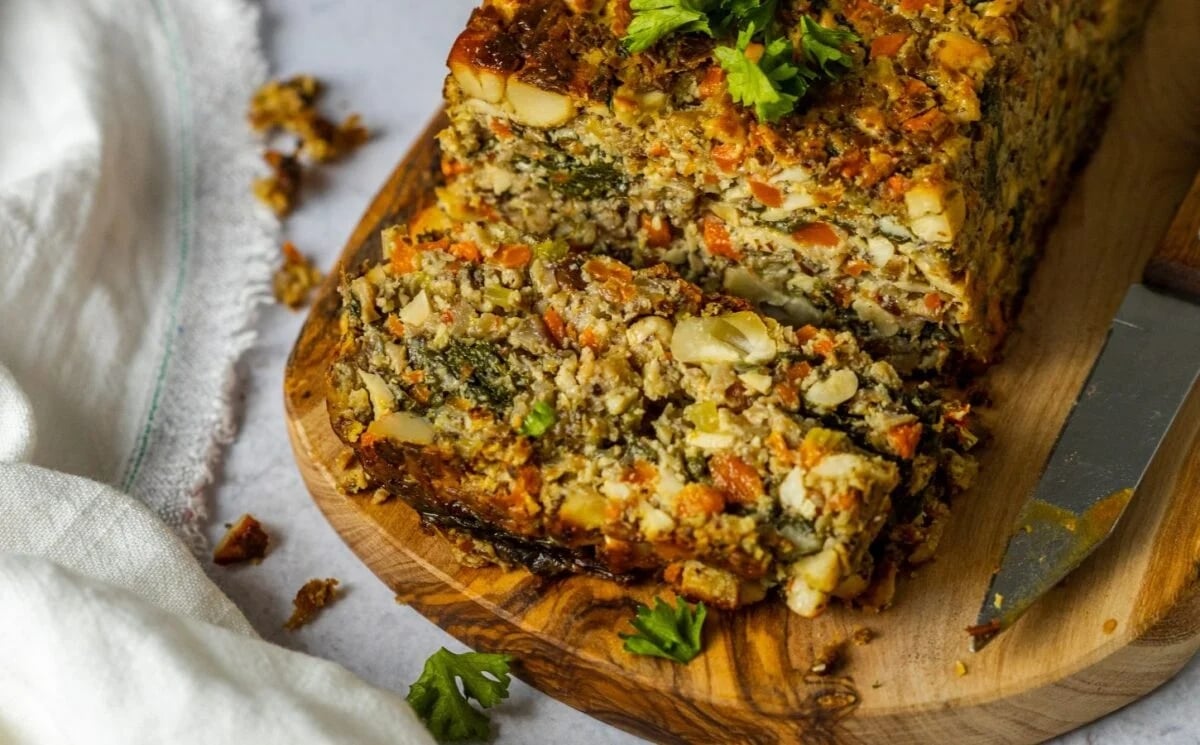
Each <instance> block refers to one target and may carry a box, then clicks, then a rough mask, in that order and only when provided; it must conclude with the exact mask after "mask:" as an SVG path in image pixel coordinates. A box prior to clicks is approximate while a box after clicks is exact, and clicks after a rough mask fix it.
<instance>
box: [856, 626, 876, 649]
mask: <svg viewBox="0 0 1200 745" xmlns="http://www.w3.org/2000/svg"><path fill="white" fill-rule="evenodd" d="M850 639H851V640H852V641H853V642H854V643H855V644H856V645H857V646H860V647H865V646H866V645H868V644H870V643H871V642H872V641H873V640H874V639H875V632H874V631H872V630H871V629H869V628H867V627H866V626H859V627H858V628H857V629H855V630H854V633H853V634H852V635H851V636H850Z"/></svg>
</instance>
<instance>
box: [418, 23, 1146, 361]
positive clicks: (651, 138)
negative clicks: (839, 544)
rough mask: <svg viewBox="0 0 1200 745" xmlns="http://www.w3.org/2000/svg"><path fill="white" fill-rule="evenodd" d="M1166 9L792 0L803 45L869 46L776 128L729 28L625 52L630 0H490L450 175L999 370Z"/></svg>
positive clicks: (891, 342) (594, 231)
mask: <svg viewBox="0 0 1200 745" xmlns="http://www.w3.org/2000/svg"><path fill="white" fill-rule="evenodd" d="M692 5H696V6H705V3H703V2H701V3H693V4H692ZM707 5H708V6H712V5H715V3H708V4H707ZM1148 6H1149V3H1148V2H1147V1H1146V0H1073V1H1072V2H1061V1H1059V0H984V1H982V2H966V1H965V0H903V1H902V2H900V1H892V0H828V2H811V1H810V0H781V1H780V2H779V3H778V13H777V18H778V20H779V23H780V25H781V26H782V28H784V29H785V30H786V31H787V33H788V34H789V35H790V36H791V37H792V38H793V40H794V41H795V42H796V49H797V50H802V49H803V44H804V42H803V35H802V33H801V30H800V29H801V24H802V22H803V20H804V19H805V18H807V19H809V20H811V21H815V22H816V23H818V24H821V25H823V26H824V27H826V28H830V29H841V30H844V31H847V32H850V33H852V34H854V35H855V36H857V39H858V40H857V41H854V40H852V41H848V42H844V43H843V45H842V51H843V52H844V53H845V54H847V55H849V57H850V58H851V62H850V64H849V65H848V70H847V72H846V73H845V74H844V75H843V76H842V77H841V78H840V79H838V80H836V81H833V82H824V83H817V84H814V86H813V87H812V89H811V90H810V91H809V93H808V94H807V95H806V96H805V97H804V98H803V99H801V100H800V101H799V103H798V105H797V108H796V110H795V112H794V113H792V114H790V115H788V116H784V117H783V118H781V119H779V120H778V121H774V122H764V121H759V120H758V118H757V116H756V114H755V113H754V111H753V110H752V109H749V108H746V107H744V106H742V105H740V104H738V103H735V102H734V100H733V99H732V98H731V97H730V94H729V85H728V82H727V80H726V76H725V74H724V73H723V71H722V69H721V67H720V66H719V65H718V64H716V61H715V59H714V48H715V46H716V45H720V44H726V45H727V44H730V43H732V40H731V39H729V38H721V35H720V34H719V33H718V34H717V38H716V39H710V38H708V37H706V36H704V35H703V34H698V33H683V34H676V35H673V36H670V37H668V38H666V39H664V40H662V41H660V42H658V43H657V44H655V45H653V46H652V47H650V48H649V49H647V50H645V51H643V52H639V53H629V52H627V51H625V50H624V49H623V48H622V38H623V37H624V36H625V34H626V32H627V30H628V28H629V24H630V20H631V18H632V12H631V10H630V4H629V1H628V0H605V1H599V2H596V1H593V0H573V1H569V2H568V1H564V0H489V1H488V2H485V3H484V4H483V7H481V8H480V9H478V10H477V11H475V13H474V14H473V16H472V17H471V20H470V23H469V24H468V27H467V29H466V30H465V31H464V32H463V34H462V35H461V36H460V37H459V38H458V41H457V42H456V43H455V45H454V47H453V50H452V51H451V53H450V57H449V66H450V69H451V75H450V76H449V78H448V79H447V81H446V87H445V96H446V102H447V112H448V114H449V117H450V126H449V127H448V128H447V129H446V130H445V131H444V132H443V133H442V135H441V138H440V141H441V146H442V149H443V152H444V158H445V164H444V165H445V171H446V173H447V174H448V176H449V177H450V178H451V180H452V184H451V186H452V189H454V190H455V191H457V192H458V193H459V195H460V198H461V199H462V200H463V201H464V202H465V203H466V204H467V205H469V206H470V207H471V209H473V210H474V211H476V212H477V213H479V214H483V215H499V216H502V217H503V218H504V219H505V220H507V221H509V222H511V223H512V224H514V225H515V226H517V227H518V228H519V229H521V230H525V231H529V232H533V233H540V234H546V235H552V236H556V237H560V238H563V239H566V240H568V241H570V242H572V243H576V244H581V245H589V246H596V247H597V248H598V249H599V250H601V251H604V252H607V253H609V254H611V255H613V256H617V257H621V258H624V259H626V260H629V261H631V262H632V263H633V264H634V265H638V266H643V265H644V266H648V265H653V264H655V263H659V262H667V263H669V264H671V265H673V266H675V267H676V268H677V269H678V270H679V271H680V272H681V273H682V274H683V275H684V276H685V277H686V278H688V279H690V280H693V281H695V282H697V283H699V284H701V285H702V286H704V287H705V288H706V289H708V290H717V289H722V290H724V291H727V292H730V293H733V294H737V295H740V296H744V297H747V298H750V299H752V300H754V301H755V302H757V303H759V304H760V306H762V307H763V308H764V309H766V310H768V311H769V312H771V313H772V314H774V315H777V316H780V317H782V318H785V319H788V320H790V321H792V322H799V323H805V322H808V323H825V324H829V325H834V326H837V327H844V328H851V329H854V330H856V332H857V333H858V334H859V336H860V337H861V338H862V339H864V341H865V342H867V343H868V344H869V345H870V347H871V348H872V350H873V351H878V352H880V353H882V354H886V355H888V359H890V360H891V361H892V362H893V363H894V364H895V365H896V366H897V367H898V368H900V369H901V371H902V372H906V371H908V370H939V369H945V368H946V367H947V366H948V365H951V364H953V363H956V362H960V361H965V362H970V363H986V362H988V361H991V360H992V359H994V358H995V356H996V353H997V350H998V347H999V345H1000V343H1001V342H1002V340H1003V339H1004V337H1005V334H1006V332H1007V330H1008V329H1009V328H1010V326H1011V325H1012V321H1013V316H1014V313H1015V309H1016V305H1017V302H1018V300H1019V298H1020V296H1021V294H1022V291H1023V287H1024V285H1025V281H1026V278H1027V275H1028V272H1029V270H1030V268H1031V266H1032V264H1033V262H1034V260H1035V258H1036V254H1037V247H1038V240H1039V235H1040V233H1041V232H1042V230H1043V228H1044V227H1045V226H1046V225H1047V222H1048V221H1049V219H1050V217H1051V215H1052V213H1053V210H1054V209H1055V207H1056V206H1057V205H1058V204H1059V202H1060V199H1061V197H1062V196H1063V194H1064V187H1065V184H1066V183H1067V177H1068V175H1069V173H1070V170H1071V167H1072V164H1074V163H1075V162H1076V161H1077V159H1078V156H1080V154H1081V152H1083V151H1085V150H1086V149H1087V148H1088V147H1089V145H1090V144H1091V142H1092V141H1093V139H1094V137H1095V135H1096V132H1097V127H1098V121H1099V119H1098V117H1099V116H1100V114H1101V112H1102V109H1103V106H1104V104H1105V102H1106V101H1107V100H1108V99H1109V98H1110V97H1111V95H1112V93H1113V91H1114V90H1115V85H1116V81H1117V76H1118V71H1119V61H1120V59H1121V53H1122V51H1123V50H1124V49H1126V48H1127V47H1128V46H1129V44H1128V42H1129V40H1130V39H1131V38H1132V37H1133V34H1134V33H1135V32H1136V31H1137V29H1138V28H1139V25H1140V21H1141V18H1142V16H1143V15H1144V13H1145V10H1146V8H1147V7H1148ZM797 54H800V51H798V52H797Z"/></svg>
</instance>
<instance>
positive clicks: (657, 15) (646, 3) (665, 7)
mask: <svg viewBox="0 0 1200 745" xmlns="http://www.w3.org/2000/svg"><path fill="white" fill-rule="evenodd" d="M711 4H712V3H711V0H632V2H630V3H629V7H630V9H631V10H633V14H634V15H633V20H632V21H631V22H630V23H629V30H628V31H626V33H625V42H624V43H625V48H626V49H628V50H629V51H631V52H644V51H645V50H647V49H649V48H650V47H652V46H654V45H655V44H657V43H658V41H659V40H660V39H662V38H663V37H664V36H668V35H670V34H674V33H688V32H693V31H694V32H699V33H702V34H707V35H709V36H712V28H711V27H710V26H709V25H708V11H707V8H708V6H710V5H711Z"/></svg>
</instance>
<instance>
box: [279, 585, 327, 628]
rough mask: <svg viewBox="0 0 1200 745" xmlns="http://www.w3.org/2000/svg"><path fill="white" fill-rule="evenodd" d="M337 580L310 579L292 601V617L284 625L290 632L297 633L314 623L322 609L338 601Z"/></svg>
mask: <svg viewBox="0 0 1200 745" xmlns="http://www.w3.org/2000/svg"><path fill="white" fill-rule="evenodd" d="M337 586H338V581H337V580H336V579H310V580H309V581H307V582H305V583H304V586H303V587H301V588H300V590H299V591H298V592H297V593H296V597H295V599H293V600H292V606H293V608H292V615H291V617H290V618H288V620H287V621H286V622H285V623H284V624H283V627H284V628H285V629H287V630H288V631H295V630H296V629H298V628H300V627H301V626H303V625H305V624H307V623H308V622H310V621H312V620H313V618H315V617H316V616H317V614H318V613H320V612H321V609H322V608H324V607H325V606H327V605H329V604H330V603H332V602H333V601H334V600H336V599H337V589H336V588H337Z"/></svg>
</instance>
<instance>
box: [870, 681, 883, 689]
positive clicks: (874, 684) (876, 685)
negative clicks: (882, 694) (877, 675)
mask: <svg viewBox="0 0 1200 745" xmlns="http://www.w3.org/2000/svg"><path fill="white" fill-rule="evenodd" d="M871 687H872V688H883V683H881V682H879V681H878V680H877V681H875V682H874V683H872V684H871Z"/></svg>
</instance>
